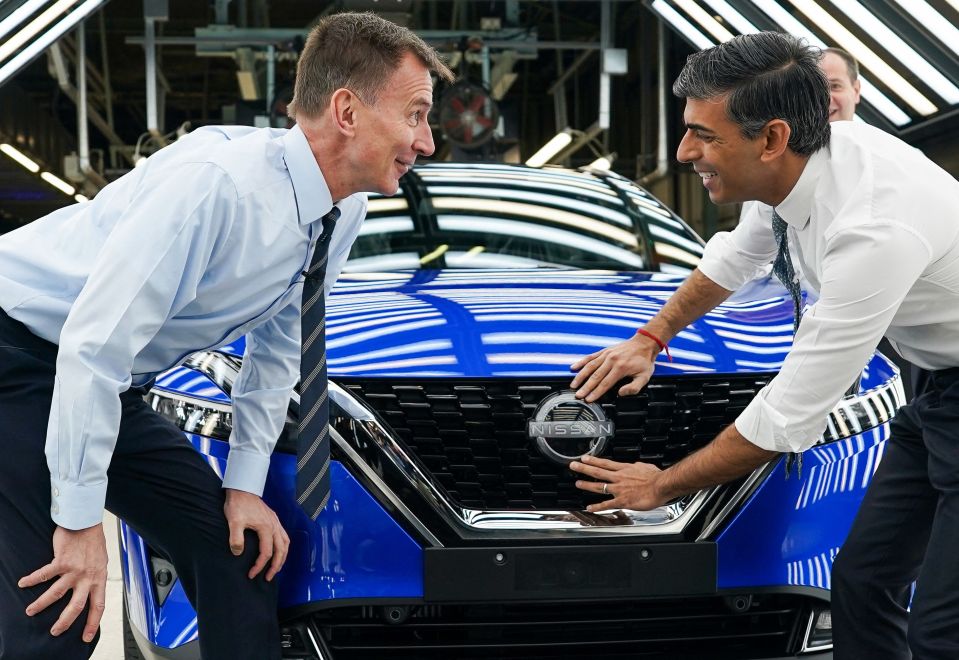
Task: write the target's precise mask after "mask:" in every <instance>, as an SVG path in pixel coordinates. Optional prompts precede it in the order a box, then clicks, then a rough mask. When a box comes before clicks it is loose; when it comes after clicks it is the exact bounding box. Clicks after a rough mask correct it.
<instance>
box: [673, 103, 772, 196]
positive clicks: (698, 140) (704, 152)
mask: <svg viewBox="0 0 959 660" xmlns="http://www.w3.org/2000/svg"><path fill="white" fill-rule="evenodd" d="M683 121H684V122H685V124H686V134H685V135H683V139H682V141H681V142H680V143H679V149H677V150H676V158H677V159H679V161H680V162H683V163H692V166H693V169H694V170H696V173H697V174H699V176H700V177H702V179H703V186H705V188H706V190H707V191H708V192H709V199H711V200H712V201H713V202H714V203H716V204H731V203H733V202H746V201H750V200H753V199H758V196H757V192H758V181H759V180H760V176H761V174H762V167H761V161H760V156H761V154H762V140H761V138H756V139H754V140H747V139H746V138H745V137H743V134H742V132H741V131H740V130H739V127H738V126H737V125H736V124H734V123H733V122H732V121H730V119H729V118H728V117H727V116H726V99H725V98H724V97H723V98H718V99H709V100H698V99H686V111H685V112H684V113H683Z"/></svg>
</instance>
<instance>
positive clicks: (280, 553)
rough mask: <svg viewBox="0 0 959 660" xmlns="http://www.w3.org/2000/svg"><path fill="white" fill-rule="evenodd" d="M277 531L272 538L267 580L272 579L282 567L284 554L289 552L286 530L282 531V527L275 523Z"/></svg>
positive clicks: (288, 538)
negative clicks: (271, 555)
mask: <svg viewBox="0 0 959 660" xmlns="http://www.w3.org/2000/svg"><path fill="white" fill-rule="evenodd" d="M277 528H278V529H279V531H278V532H277V533H276V534H275V535H274V539H273V561H271V562H270V570H269V571H267V573H266V580H267V582H269V581H270V580H272V579H273V576H275V575H276V574H277V573H279V572H280V569H281V568H283V563H284V562H285V561H286V554H287V552H289V548H290V537H289V536H287V535H286V532H284V531H283V528H282V527H280V526H279V524H278V525H277Z"/></svg>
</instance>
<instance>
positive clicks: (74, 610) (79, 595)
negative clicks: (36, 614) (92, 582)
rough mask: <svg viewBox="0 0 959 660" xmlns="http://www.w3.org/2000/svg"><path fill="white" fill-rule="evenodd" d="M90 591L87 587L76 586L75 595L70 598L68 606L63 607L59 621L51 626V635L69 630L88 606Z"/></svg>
mask: <svg viewBox="0 0 959 660" xmlns="http://www.w3.org/2000/svg"><path fill="white" fill-rule="evenodd" d="M88 593H89V592H88V591H87V589H86V587H79V586H77V587H74V589H73V597H72V598H71V599H70V602H69V603H67V606H66V607H65V608H63V612H61V613H60V618H58V619H57V622H56V623H54V624H53V627H52V628H50V634H51V635H53V636H54V637H56V636H57V635H62V634H63V633H65V632H66V631H67V628H69V627H70V626H72V625H73V622H74V621H76V620H77V617H79V616H80V615H81V614H83V608H84V607H86V604H87V595H88Z"/></svg>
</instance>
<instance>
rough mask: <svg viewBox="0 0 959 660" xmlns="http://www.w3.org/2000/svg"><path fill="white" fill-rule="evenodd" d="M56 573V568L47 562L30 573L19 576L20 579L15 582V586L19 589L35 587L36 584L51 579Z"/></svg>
mask: <svg viewBox="0 0 959 660" xmlns="http://www.w3.org/2000/svg"><path fill="white" fill-rule="evenodd" d="M57 575H58V573H57V571H56V569H55V568H54V567H53V564H52V563H51V564H47V565H46V566H43V567H42V568H38V569H37V570H35V571H34V572H33V573H31V574H30V575H27V576H26V577H22V578H20V581H19V582H17V586H18V587H20V588H21V589H25V588H26V587H35V586H37V585H38V584H43V583H44V582H46V581H47V580H52V579H53V578H54V577H56V576H57Z"/></svg>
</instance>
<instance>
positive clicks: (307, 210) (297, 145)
mask: <svg viewBox="0 0 959 660" xmlns="http://www.w3.org/2000/svg"><path fill="white" fill-rule="evenodd" d="M283 150H284V154H283V162H285V163H286V169H287V170H289V172H290V179H291V180H292V181H293V194H294V195H295V196H296V209H297V212H298V213H299V216H300V224H301V225H307V224H310V223H311V222H315V221H317V220H319V219H320V218H322V217H323V216H324V215H326V214H327V213H329V212H330V209H331V208H332V207H333V197H332V196H331V195H330V188H329V186H327V185H326V179H324V178H323V172H322V171H320V166H319V165H318V164H317V162H316V158H314V157H313V151H312V150H311V149H310V143H309V142H307V140H306V136H305V135H303V131H302V130H301V129H300V127H299V126H293V128H291V129H290V130H289V131H287V132H286V135H284V136H283Z"/></svg>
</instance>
